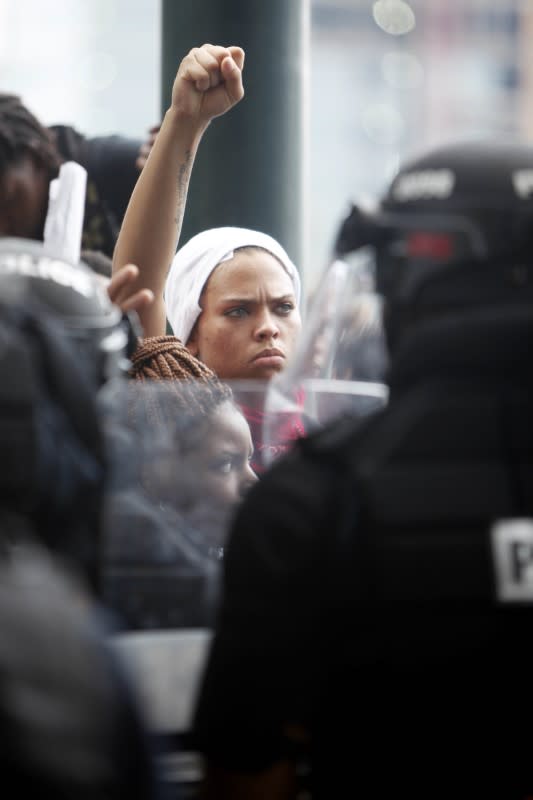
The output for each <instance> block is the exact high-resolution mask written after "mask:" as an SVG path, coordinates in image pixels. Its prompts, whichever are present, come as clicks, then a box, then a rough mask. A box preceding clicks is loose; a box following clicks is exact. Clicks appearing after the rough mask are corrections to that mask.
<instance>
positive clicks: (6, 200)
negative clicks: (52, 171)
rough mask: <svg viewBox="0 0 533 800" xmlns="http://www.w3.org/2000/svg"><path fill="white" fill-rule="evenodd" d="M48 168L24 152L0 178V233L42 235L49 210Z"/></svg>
mask: <svg viewBox="0 0 533 800" xmlns="http://www.w3.org/2000/svg"><path fill="white" fill-rule="evenodd" d="M49 186H50V181H49V176H48V173H47V171H46V170H45V169H44V168H43V167H41V166H38V165H37V164H36V162H35V161H34V159H33V158H32V157H31V156H29V155H27V156H23V157H22V158H21V159H20V160H19V161H18V162H16V163H15V164H13V165H11V166H9V167H8V168H7V169H6V171H5V173H4V176H3V177H2V178H1V179H0V236H17V237H22V238H24V239H42V238H43V232H44V221H45V218H46V212H47V210H48V191H49Z"/></svg>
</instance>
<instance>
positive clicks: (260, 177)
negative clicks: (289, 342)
mask: <svg viewBox="0 0 533 800" xmlns="http://www.w3.org/2000/svg"><path fill="white" fill-rule="evenodd" d="M308 13H309V10H308V0H163V14H162V24H163V30H162V87H163V89H162V92H163V96H162V106H163V110H165V109H166V108H167V107H168V104H169V102H170V91H171V87H172V83H173V80H174V77H175V74H176V70H177V67H178V65H179V62H180V61H181V58H182V57H183V56H184V55H185V54H186V53H187V52H188V51H189V50H190V49H191V48H192V47H196V46H199V45H202V44H204V43H205V42H210V43H211V44H223V45H239V46H240V47H243V48H244V50H245V51H246V62H245V70H244V86H245V92H246V95H245V97H244V99H243V100H242V101H241V103H240V104H239V105H238V106H236V107H235V108H234V109H232V110H231V111H230V112H229V113H228V114H227V115H226V116H224V117H220V118H218V119H216V120H215V121H214V122H213V123H212V124H211V126H210V127H209V129H208V131H207V133H206V135H205V137H204V139H203V141H202V144H201V146H200V150H199V153H198V158H197V161H196V164H195V166H194V170H193V175H192V179H191V187H190V192H189V198H188V204H187V209H186V211H185V219H184V226H183V231H182V236H181V243H182V244H183V243H185V242H186V241H187V240H188V239H189V238H190V237H191V236H193V235H194V234H196V233H198V232H199V231H200V230H203V229H205V228H210V227H215V226H219V225H238V226H242V227H249V228H256V229H258V230H261V231H265V232H266V233H269V234H270V235H272V236H274V237H275V238H276V239H278V240H279V241H280V242H281V244H282V245H283V246H284V247H285V248H286V249H287V251H288V253H289V255H290V256H291V258H292V259H293V260H294V261H295V263H296V264H297V265H298V266H299V268H300V270H302V259H303V239H304V230H303V220H304V200H305V196H304V195H305V190H304V169H305V100H304V97H305V76H306V63H305V60H306V59H305V56H306V49H307V34H308V31H307V17H308Z"/></svg>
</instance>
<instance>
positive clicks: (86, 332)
mask: <svg viewBox="0 0 533 800" xmlns="http://www.w3.org/2000/svg"><path fill="white" fill-rule="evenodd" d="M0 288H1V296H2V297H3V298H4V300H6V301H7V302H13V303H16V304H18V303H20V304H21V305H25V306H27V305H28V304H35V305H36V306H40V307H42V309H43V312H49V313H50V314H51V315H52V316H53V317H54V318H55V320H56V322H57V323H58V324H60V325H61V327H62V328H63V330H64V332H65V334H66V336H67V337H68V339H70V340H71V341H72V343H73V345H74V347H75V350H77V351H78V352H79V356H80V358H81V359H83V361H84V362H85V364H84V366H85V368H86V369H88V370H90V372H91V375H92V378H93V380H94V382H95V384H96V385H97V386H101V385H102V384H104V383H105V382H106V381H108V380H109V379H111V378H113V377H116V376H119V375H121V374H124V372H125V370H126V369H127V367H128V366H129V364H128V360H127V359H128V356H129V355H130V354H131V352H132V349H133V347H134V346H135V342H136V336H137V333H138V331H137V330H136V326H135V321H133V322H132V319H131V318H130V317H128V318H127V317H125V316H124V315H123V314H122V312H121V311H120V309H119V308H118V307H117V306H115V305H113V304H112V303H111V301H110V299H109V297H108V295H107V292H106V289H105V286H104V285H103V283H102V281H101V280H100V279H99V278H98V277H97V276H96V275H95V273H94V272H93V270H91V269H90V268H89V267H88V266H87V265H86V264H84V263H83V262H80V263H78V264H71V263H69V262H67V261H65V260H64V259H61V258H57V257H56V256H55V255H54V254H53V253H50V251H48V250H47V249H46V246H45V245H43V243H42V242H37V241H30V240H26V239H15V238H4V239H0Z"/></svg>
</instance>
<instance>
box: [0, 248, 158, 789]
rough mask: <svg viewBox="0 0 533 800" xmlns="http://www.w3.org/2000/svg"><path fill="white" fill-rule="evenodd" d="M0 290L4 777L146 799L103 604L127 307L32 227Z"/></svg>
mask: <svg viewBox="0 0 533 800" xmlns="http://www.w3.org/2000/svg"><path fill="white" fill-rule="evenodd" d="M0 296H1V301H0V369H1V371H2V380H1V381H0V456H1V459H0V460H1V464H2V467H1V469H0V586H1V589H0V640H1V644H0V742H1V744H0V766H1V769H2V776H3V778H4V781H5V783H6V785H9V786H12V787H14V789H15V791H17V792H18V793H20V794H22V795H24V794H26V793H30V794H31V795H33V794H38V795H39V796H40V797H42V798H44V799H45V800H46V798H53V797H54V798H57V797H63V798H72V800H73V799H74V798H87V800H90V799H91V798H94V800H96V798H101V797H109V798H117V800H119V798H129V799H131V798H138V800H147V799H150V798H152V797H154V796H155V794H156V791H157V790H156V784H157V777H156V770H155V768H154V762H153V752H152V748H151V745H150V744H149V742H148V737H147V733H146V731H145V729H144V721H143V718H142V714H141V712H140V710H139V707H138V702H137V698H136V696H135V694H134V693H133V691H132V689H131V686H130V684H129V677H128V676H126V674H125V673H124V672H123V668H122V665H121V664H120V662H119V661H118V660H117V659H116V657H115V656H114V654H113V652H112V650H111V649H110V647H109V643H108V641H107V637H108V636H109V633H110V630H109V627H108V625H107V617H106V615H105V614H102V611H103V609H102V606H101V604H100V603H99V602H98V595H99V590H100V549H101V521H100V516H101V511H102V506H103V502H104V494H105V490H106V484H107V480H108V457H107V452H106V447H105V444H104V437H103V434H102V427H101V420H100V415H99V411H98V408H97V394H98V391H99V390H100V388H101V387H102V386H103V385H104V384H107V385H109V382H110V380H111V379H112V378H113V376H115V377H117V376H119V375H120V373H121V370H122V369H123V363H125V357H126V349H125V345H126V342H127V335H126V333H125V332H124V331H123V319H122V314H121V312H120V311H119V310H118V309H115V308H114V307H113V306H112V305H111V303H110V301H109V300H108V299H107V296H106V294H105V289H103V288H102V287H101V284H99V283H98V281H97V279H96V278H95V277H94V276H93V274H92V273H91V272H90V271H89V269H88V268H86V267H83V265H78V264H70V263H67V262H65V261H63V260H62V259H58V258H56V257H54V256H53V255H51V254H50V253H48V252H47V251H46V249H45V248H44V247H43V246H42V245H41V244H38V243H34V242H25V241H23V240H2V241H1V242H0ZM104 620H105V621H106V622H105V624H104Z"/></svg>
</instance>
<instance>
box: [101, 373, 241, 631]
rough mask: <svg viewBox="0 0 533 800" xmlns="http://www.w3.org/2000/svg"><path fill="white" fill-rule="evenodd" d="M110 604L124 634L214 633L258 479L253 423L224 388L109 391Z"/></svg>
mask: <svg viewBox="0 0 533 800" xmlns="http://www.w3.org/2000/svg"><path fill="white" fill-rule="evenodd" d="M100 405H101V410H102V415H103V420H104V428H105V434H106V441H107V448H108V454H109V461H110V465H111V476H110V482H109V490H108V494H107V498H106V504H105V514H104V548H103V586H104V600H105V602H106V604H107V605H108V606H109V607H110V608H111V610H113V611H115V612H116V613H117V614H118V616H119V619H120V620H121V621H122V623H123V625H124V626H125V628H126V629H130V630H133V629H136V630H146V629H154V628H197V627H205V626H209V625H210V624H211V622H212V618H213V613H214V610H215V608H216V597H217V593H218V580H219V570H220V565H221V561H222V558H223V555H224V546H225V542H226V537H227V533H228V528H229V525H230V522H231V520H232V518H233V515H234V513H235V510H236V507H237V506H238V504H239V502H240V500H241V499H242V497H243V496H244V495H245V493H246V491H247V489H248V488H249V487H250V486H251V485H252V484H253V483H254V481H255V480H256V477H255V475H254V473H253V470H252V469H251V466H250V458H251V454H252V442H251V436H250V430H249V427H248V424H247V422H246V420H245V418H244V417H243V415H242V413H241V411H240V409H239V407H238V406H237V404H236V403H235V400H234V397H233V393H232V391H231V389H230V388H229V386H227V385H225V384H222V383H220V382H218V381H216V382H208V381H198V382H195V381H192V380H189V381H161V382H159V381H157V382H146V383H143V382H137V381H130V382H127V383H123V382H119V381H117V382H115V383H114V384H109V385H108V386H107V387H105V388H104V389H103V390H102V391H101V393H100Z"/></svg>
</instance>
